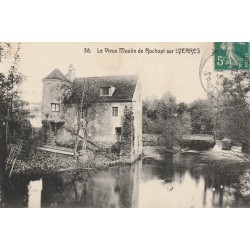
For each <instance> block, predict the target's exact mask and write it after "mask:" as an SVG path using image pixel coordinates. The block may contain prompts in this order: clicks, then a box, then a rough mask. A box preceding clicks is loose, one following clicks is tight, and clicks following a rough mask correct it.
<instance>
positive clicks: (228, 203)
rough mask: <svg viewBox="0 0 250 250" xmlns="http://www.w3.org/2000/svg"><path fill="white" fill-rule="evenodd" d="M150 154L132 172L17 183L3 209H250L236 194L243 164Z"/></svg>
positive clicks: (224, 158)
mask: <svg viewBox="0 0 250 250" xmlns="http://www.w3.org/2000/svg"><path fill="white" fill-rule="evenodd" d="M148 150H149V151H150V153H149V154H148V155H147V156H146V157H144V159H142V160H140V161H137V162H136V163H134V164H133V165H131V166H117V167H111V168H109V169H106V170H102V171H90V170H85V171H80V172H75V173H67V172H64V173H60V174H56V175H52V176H47V177H41V178H40V177H39V178H29V177H27V178H20V177H19V178H17V177H13V178H12V179H11V180H10V181H8V183H7V184H5V185H4V186H2V188H1V193H0V198H1V207H91V208H98V207H105V208H109V207H178V208H181V207H185V208H186V207H208V208H210V207H250V202H249V200H247V199H245V198H243V197H242V196H241V195H240V193H239V190H238V177H239V176H238V175H239V173H241V170H240V169H241V165H242V162H241V161H239V160H238V159H237V160H236V158H235V157H234V156H232V155H231V154H228V155H225V154H224V152H222V151H220V150H217V151H216V150H215V149H212V150H210V151H203V152H197V151H188V152H182V153H177V154H174V155H171V154H164V155H160V154H158V153H157V152H156V151H155V150H152V149H148ZM145 151H147V150H145ZM232 164H234V166H233V167H232ZM235 170H237V171H235Z"/></svg>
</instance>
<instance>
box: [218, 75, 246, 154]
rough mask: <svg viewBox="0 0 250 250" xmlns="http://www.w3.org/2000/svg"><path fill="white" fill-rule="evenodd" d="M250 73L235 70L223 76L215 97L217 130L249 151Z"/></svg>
mask: <svg viewBox="0 0 250 250" xmlns="http://www.w3.org/2000/svg"><path fill="white" fill-rule="evenodd" d="M249 90H250V74H249V73H247V72H237V73H235V74H234V76H233V78H230V79H229V78H227V77H225V78H224V80H223V90H222V91H221V93H220V95H219V97H220V98H219V99H218V98H217V106H216V108H217V119H218V124H219V126H218V130H219V131H220V132H221V133H222V134H223V135H224V136H227V137H229V138H231V139H232V140H234V141H237V142H241V143H242V144H243V148H245V151H246V152H248V153H249V152H250V105H249V104H250V103H249V94H248V93H249Z"/></svg>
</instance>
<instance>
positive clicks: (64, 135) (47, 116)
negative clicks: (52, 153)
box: [42, 65, 142, 161]
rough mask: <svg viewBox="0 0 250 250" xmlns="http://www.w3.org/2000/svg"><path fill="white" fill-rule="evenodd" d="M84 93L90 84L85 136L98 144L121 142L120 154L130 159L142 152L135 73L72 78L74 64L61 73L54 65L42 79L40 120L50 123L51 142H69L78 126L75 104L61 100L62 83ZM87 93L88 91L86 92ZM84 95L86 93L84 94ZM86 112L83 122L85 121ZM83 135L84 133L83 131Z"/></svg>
mask: <svg viewBox="0 0 250 250" xmlns="http://www.w3.org/2000/svg"><path fill="white" fill-rule="evenodd" d="M65 85H66V86H69V87H72V88H73V89H74V90H75V93H80V94H79V95H83V93H84V91H85V89H86V88H89V86H90V85H91V86H92V92H91V95H92V96H93V97H92V99H91V103H92V104H93V105H91V108H90V109H89V111H88V119H89V124H88V133H87V134H88V135H87V136H88V139H89V140H91V141H92V142H94V143H96V144H97V145H98V146H101V147H106V148H110V147H112V146H114V145H116V144H117V143H118V144H119V143H120V145H121V155H122V156H124V158H126V157H127V159H128V160H129V161H131V160H132V161H133V160H135V159H137V158H139V156H140V155H141V153H142V100H141V96H140V92H141V89H140V84H139V82H138V76H136V75H126V76H105V77H84V78H75V73H74V68H73V67H72V65H71V66H70V67H69V72H68V73H67V74H66V76H64V75H63V74H62V73H61V71H59V70H58V69H55V70H54V71H52V72H51V73H50V74H49V75H48V76H46V77H45V78H44V79H43V100H42V122H43V125H44V126H43V127H44V128H45V124H47V125H49V129H48V130H49V140H48V141H50V143H52V144H53V143H55V142H60V143H61V144H63V143H68V141H70V140H73V137H74V135H72V132H74V131H75V130H76V127H77V113H76V109H75V106H74V104H75V103H73V102H72V103H71V104H67V105H66V104H63V103H62V86H65ZM88 96H89V95H88ZM84 98H85V97H84ZM85 117H86V116H85V114H83V115H82V117H81V121H82V124H85V122H84V121H85V120H84V119H86V118H85ZM81 136H82V137H83V136H84V134H83V133H82V134H81Z"/></svg>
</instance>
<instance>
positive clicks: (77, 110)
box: [74, 107, 81, 159]
mask: <svg viewBox="0 0 250 250" xmlns="http://www.w3.org/2000/svg"><path fill="white" fill-rule="evenodd" d="M80 111H81V109H79V108H78V107H77V108H76V112H77V130H76V142H75V147H74V155H75V158H76V159H78V152H77V148H78V144H79V140H80V138H79V133H80V129H81V119H80V115H81V112H80Z"/></svg>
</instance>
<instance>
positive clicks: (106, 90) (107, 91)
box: [101, 87, 110, 95]
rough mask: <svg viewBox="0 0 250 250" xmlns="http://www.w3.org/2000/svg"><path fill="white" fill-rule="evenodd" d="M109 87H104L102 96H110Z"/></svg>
mask: <svg viewBox="0 0 250 250" xmlns="http://www.w3.org/2000/svg"><path fill="white" fill-rule="evenodd" d="M109 89H110V88H109V87H102V88H101V95H109Z"/></svg>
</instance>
